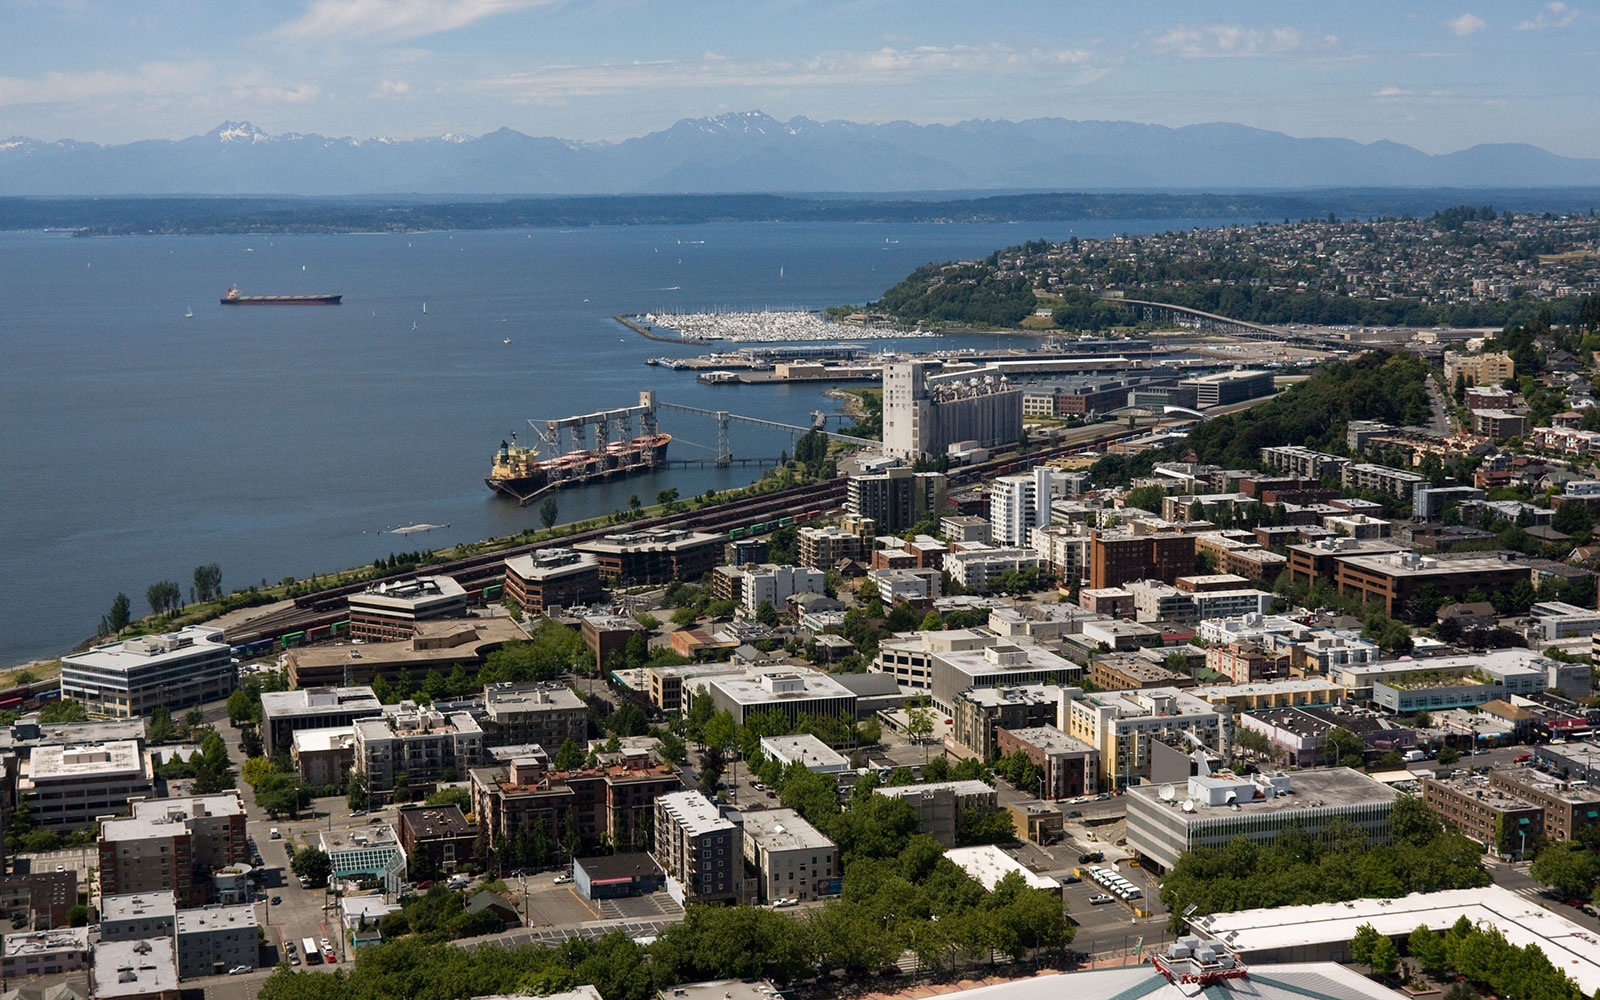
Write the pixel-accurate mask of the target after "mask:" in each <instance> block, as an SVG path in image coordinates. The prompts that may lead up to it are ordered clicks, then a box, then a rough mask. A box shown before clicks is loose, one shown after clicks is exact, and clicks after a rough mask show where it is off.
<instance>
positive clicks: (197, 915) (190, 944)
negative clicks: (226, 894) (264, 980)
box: [177, 903, 261, 979]
mask: <svg viewBox="0 0 1600 1000" xmlns="http://www.w3.org/2000/svg"><path fill="white" fill-rule="evenodd" d="M177 942H178V978H179V979H195V978H198V977H200V976H214V975H217V974H219V973H223V972H227V971H228V970H229V969H234V968H238V967H239V966H244V967H246V968H251V969H254V968H255V967H256V956H257V955H258V954H259V953H260V950H261V946H260V943H259V941H258V940H257V934H256V908H255V906H254V905H253V904H248V903H247V904H244V905H239V906H227V905H217V906H200V907H196V908H194V909H192V910H179V911H178V916H177Z"/></svg>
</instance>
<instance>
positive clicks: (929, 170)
mask: <svg viewBox="0 0 1600 1000" xmlns="http://www.w3.org/2000/svg"><path fill="white" fill-rule="evenodd" d="M1591 185H1600V160H1592V159H1590V160H1583V159H1573V158H1570V157H1562V156H1557V155H1555V154H1553V153H1550V152H1547V151H1545V150H1542V149H1539V148H1537V147H1534V146H1526V145H1512V144H1499V145H1480V146H1473V147H1472V148H1470V149H1464V150H1461V151H1459V152H1455V153H1450V154H1447V155H1442V156H1433V155H1429V154H1426V153H1423V152H1420V151H1418V150H1416V149H1412V148H1411V147H1409V146H1403V145H1400V144H1398V143H1393V142H1376V143H1371V144H1367V145H1363V144H1361V143H1358V142H1353V141H1351V140H1348V139H1295V138H1291V137H1290V136H1286V135H1283V134H1282V133H1279V132H1267V131H1263V130H1261V129H1254V128H1247V127H1245V126H1243V125H1231V124H1214V125H1191V126H1188V127H1185V128H1176V129H1174V128H1166V127H1163V126H1159V125H1140V124H1136V123H1133V122H1074V121H1066V120H1064V119H1059V118H1043V119H1034V120H1030V121H1023V122H1009V121H967V122H960V123H958V124H955V125H913V124H911V123H909V122H888V123H884V124H873V125H865V124H858V123H854V122H843V121H834V122H817V121H812V120H811V119H808V118H794V119H791V120H790V121H787V122H780V121H778V120H776V119H774V118H771V117H768V116H767V115H764V114H762V113H760V112H745V113H741V114H729V115H719V116H717V117H714V118H698V119H686V120H684V121H680V122H678V123H677V124H676V125H673V126H672V127H671V128H669V129H666V130H665V131H661V132H653V133H650V134H649V135H644V136H639V137H637V138H633V139H628V140H626V141H623V142H617V143H588V142H569V141H566V140H562V139H554V138H535V137H532V136H527V135H523V134H522V133H520V132H514V131H512V130H510V129H500V130H498V131H495V132H491V133H489V134H487V135H483V136H479V137H477V138H465V137H461V136H441V137H439V138H427V139H408V140H391V139H381V138H380V139H351V138H338V139H334V138H328V137H325V136H320V135H301V134H297V133H291V134H285V135H276V136H274V135H268V134H266V133H264V132H262V131H261V130H259V129H257V128H255V127H254V126H253V125H250V124H249V123H241V122H224V123H223V124H222V125H219V126H218V127H217V128H215V129H213V130H212V131H210V132H208V133H206V134H205V135H200V136H192V137H190V138H188V139H183V140H179V141H177V142H171V141H167V140H149V141H144V142H135V143H129V144H127V145H123V146H100V145H96V144H94V143H80V142H72V141H63V142H40V141H38V140H34V139H23V138H17V139H8V140H5V141H3V142H0V195H109V194H180V193H190V194H300V195H352V194H380V195H381V194H400V193H444V194H461V195H474V194H530V195H539V194H550V195H574V194H630V193H631V194H668V193H690V194H705V193H716V192H735V193H737V192H754V191H769V192H833V191H837V192H878V193H901V192H913V191H986V190H1010V191H1016V190H1040V189H1042V190H1123V191H1130V190H1131V191H1142V190H1195V189H1207V190H1212V191H1216V190H1244V189H1263V188H1269V189H1271V188H1276V189H1284V188H1290V189H1307V188H1338V187H1360V188H1375V187H1411V188H1421V187H1458V188H1459V187H1492V186H1500V187H1520V188H1529V187H1551V186H1568V187H1579V186H1591Z"/></svg>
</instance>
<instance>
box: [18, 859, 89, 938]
mask: <svg viewBox="0 0 1600 1000" xmlns="http://www.w3.org/2000/svg"><path fill="white" fill-rule="evenodd" d="M77 905H78V873H77V872H75V871H60V872H30V873H28V874H25V875H24V874H17V875H0V919H3V918H9V919H10V920H11V923H12V927H13V928H16V929H19V930H20V929H22V928H27V929H29V930H35V931H44V930H50V929H52V928H55V927H65V926H66V925H67V911H68V910H69V909H71V908H72V907H74V906H77Z"/></svg>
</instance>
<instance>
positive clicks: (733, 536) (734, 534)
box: [728, 528, 750, 542]
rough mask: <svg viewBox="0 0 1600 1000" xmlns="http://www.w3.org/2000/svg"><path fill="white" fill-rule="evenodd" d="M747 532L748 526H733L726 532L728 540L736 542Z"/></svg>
mask: <svg viewBox="0 0 1600 1000" xmlns="http://www.w3.org/2000/svg"><path fill="white" fill-rule="evenodd" d="M749 533H750V529H749V528H734V529H733V530H732V531H730V532H728V541H730V542H737V541H738V540H739V539H741V538H743V537H744V536H745V535H748V534H749Z"/></svg>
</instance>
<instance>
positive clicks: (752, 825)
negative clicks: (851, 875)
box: [741, 809, 841, 903]
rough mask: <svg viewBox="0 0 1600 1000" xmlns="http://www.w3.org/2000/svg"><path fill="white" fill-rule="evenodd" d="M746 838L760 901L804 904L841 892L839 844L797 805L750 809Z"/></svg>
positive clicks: (747, 856)
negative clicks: (828, 836)
mask: <svg viewBox="0 0 1600 1000" xmlns="http://www.w3.org/2000/svg"><path fill="white" fill-rule="evenodd" d="M741 840H742V843H743V847H744V860H745V864H746V865H747V866H748V868H749V869H750V870H751V871H753V872H754V874H755V879H756V886H757V888H756V899H757V900H758V901H760V902H763V903H770V902H773V901H774V900H778V899H794V900H798V901H799V902H802V903H804V902H807V901H808V900H813V899H823V898H826V897H828V896H837V895H838V894H839V892H840V888H841V886H840V881H841V880H840V878H839V848H838V847H837V846H836V845H835V844H834V842H833V841H831V840H829V839H828V838H827V837H825V836H823V834H822V832H821V831H820V830H818V829H817V828H816V827H814V826H812V825H811V824H810V823H808V822H806V820H805V819H804V817H802V816H801V815H800V814H799V813H797V812H795V811H794V810H793V809H764V810H760V811H757V812H747V813H745V814H744V827H743V836H742V838H741Z"/></svg>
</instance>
